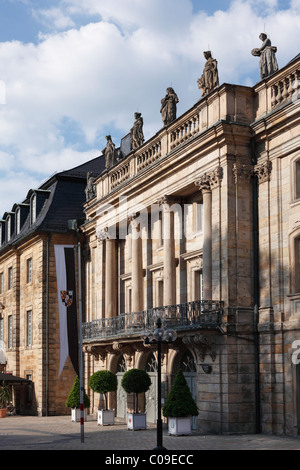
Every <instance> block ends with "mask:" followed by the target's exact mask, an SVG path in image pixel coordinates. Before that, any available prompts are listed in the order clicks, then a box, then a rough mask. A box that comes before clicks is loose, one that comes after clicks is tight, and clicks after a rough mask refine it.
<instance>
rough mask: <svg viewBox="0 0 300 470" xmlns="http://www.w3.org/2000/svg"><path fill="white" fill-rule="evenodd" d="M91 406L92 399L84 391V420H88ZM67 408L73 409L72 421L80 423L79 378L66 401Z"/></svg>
mask: <svg viewBox="0 0 300 470" xmlns="http://www.w3.org/2000/svg"><path fill="white" fill-rule="evenodd" d="M89 406H90V399H89V397H88V396H87V394H86V393H85V390H83V407H84V420H85V421H86V418H87V410H86V408H89ZM66 407H67V408H71V409H72V413H71V419H72V421H80V381H79V377H76V379H75V381H74V384H73V387H72V388H71V391H70V393H69V396H68V399H67V401H66Z"/></svg>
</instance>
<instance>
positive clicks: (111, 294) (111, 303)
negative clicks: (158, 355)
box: [105, 238, 117, 318]
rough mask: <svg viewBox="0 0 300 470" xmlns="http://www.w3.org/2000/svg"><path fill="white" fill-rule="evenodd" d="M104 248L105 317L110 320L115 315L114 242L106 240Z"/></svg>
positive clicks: (115, 273) (115, 274)
mask: <svg viewBox="0 0 300 470" xmlns="http://www.w3.org/2000/svg"><path fill="white" fill-rule="evenodd" d="M105 247H106V253H105V255H106V256H105V258H106V259H105V317H106V318H112V317H115V316H116V315H117V295H116V279H117V272H116V240H114V239H108V238H107V239H106V242H105Z"/></svg>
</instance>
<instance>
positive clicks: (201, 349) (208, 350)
mask: <svg viewBox="0 0 300 470" xmlns="http://www.w3.org/2000/svg"><path fill="white" fill-rule="evenodd" d="M182 342H183V343H184V344H185V345H186V346H190V347H191V348H193V349H196V350H197V352H198V355H199V357H200V361H201V362H203V361H204V360H205V357H206V355H207V354H208V355H209V356H210V357H211V359H212V361H215V359H216V353H215V351H214V347H213V345H212V343H211V339H210V337H209V336H206V335H194V336H184V337H183V338H182Z"/></svg>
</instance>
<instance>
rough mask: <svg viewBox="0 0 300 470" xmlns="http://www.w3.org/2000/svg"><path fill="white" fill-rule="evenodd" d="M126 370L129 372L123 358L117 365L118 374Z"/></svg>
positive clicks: (122, 357)
mask: <svg viewBox="0 0 300 470" xmlns="http://www.w3.org/2000/svg"><path fill="white" fill-rule="evenodd" d="M126 370H127V366H126V361H125V357H124V356H121V357H120V359H119V362H118V364H117V372H121V373H122V372H126Z"/></svg>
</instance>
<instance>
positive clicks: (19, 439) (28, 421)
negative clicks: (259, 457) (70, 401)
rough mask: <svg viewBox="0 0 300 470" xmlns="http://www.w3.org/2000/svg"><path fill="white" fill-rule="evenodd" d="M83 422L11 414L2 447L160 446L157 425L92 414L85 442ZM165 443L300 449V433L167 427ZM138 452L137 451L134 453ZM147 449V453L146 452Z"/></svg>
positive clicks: (191, 447) (1, 425)
mask: <svg viewBox="0 0 300 470" xmlns="http://www.w3.org/2000/svg"><path fill="white" fill-rule="evenodd" d="M81 436H82V435H81V428H80V424H79V423H74V422H71V418H70V416H58V417H56V416H55V417H42V418H41V417H27V416H22V417H21V416H8V417H6V418H4V419H0V450H98V451H99V450H102V451H103V452H104V453H105V452H107V455H112V453H111V452H108V451H121V452H117V454H116V455H122V451H129V452H130V451H138V450H140V451H153V449H154V448H155V446H156V426H155V425H148V428H147V429H146V430H144V431H129V430H127V427H126V424H124V423H116V424H115V425H113V426H98V425H97V422H96V420H95V419H93V418H92V417H88V420H87V421H86V422H85V424H84V434H83V436H84V441H83V442H82V441H81ZM163 445H164V447H165V448H166V449H167V450H168V451H170V453H174V451H175V452H176V453H178V454H180V453H181V452H185V453H186V452H187V451H189V452H190V453H191V454H193V453H194V452H195V455H196V454H197V451H201V450H202V451H203V450H300V436H298V437H286V436H273V435H272V436H269V435H263V434H253V435H252V434H248V435H222V436H211V435H205V436H204V435H200V434H199V433H197V432H194V433H193V434H192V435H190V436H169V435H168V433H167V429H164V430H163ZM133 454H134V452H133ZM146 454H147V452H146V453H145V455H146Z"/></svg>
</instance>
